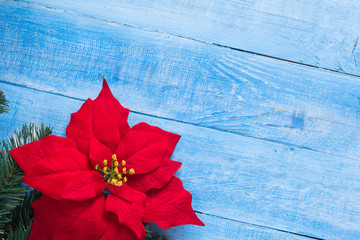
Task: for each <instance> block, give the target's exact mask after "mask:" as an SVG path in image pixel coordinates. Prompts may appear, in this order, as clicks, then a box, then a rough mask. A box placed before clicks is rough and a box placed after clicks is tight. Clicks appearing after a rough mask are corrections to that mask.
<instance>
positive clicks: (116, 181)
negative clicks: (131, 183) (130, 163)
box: [95, 154, 135, 187]
mask: <svg viewBox="0 0 360 240" xmlns="http://www.w3.org/2000/svg"><path fill="white" fill-rule="evenodd" d="M111 158H112V161H111V167H110V166H108V165H107V164H108V161H107V160H106V159H105V160H104V161H103V167H102V168H100V166H99V165H96V167H95V169H96V170H98V171H99V172H101V173H102V175H103V177H104V180H105V181H106V183H107V184H111V185H114V186H118V187H121V186H122V184H123V183H125V182H126V181H127V178H126V176H123V175H133V174H134V173H135V170H134V169H133V168H130V169H129V170H126V167H124V166H125V164H126V161H125V160H122V161H121V165H122V166H123V169H122V171H121V172H120V171H119V168H118V166H119V162H118V160H117V157H116V154H113V155H112V157H111Z"/></svg>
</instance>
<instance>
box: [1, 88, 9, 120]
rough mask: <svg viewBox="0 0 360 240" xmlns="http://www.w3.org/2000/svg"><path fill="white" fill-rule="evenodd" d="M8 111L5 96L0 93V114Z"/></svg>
mask: <svg viewBox="0 0 360 240" xmlns="http://www.w3.org/2000/svg"><path fill="white" fill-rule="evenodd" d="M8 111H9V105H8V101H7V100H6V99H5V95H4V93H3V92H2V91H0V114H1V113H4V112H8Z"/></svg>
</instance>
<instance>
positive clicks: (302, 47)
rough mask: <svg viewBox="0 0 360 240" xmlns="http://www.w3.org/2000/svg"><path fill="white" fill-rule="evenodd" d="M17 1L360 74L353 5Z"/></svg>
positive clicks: (359, 15)
mask: <svg viewBox="0 0 360 240" xmlns="http://www.w3.org/2000/svg"><path fill="white" fill-rule="evenodd" d="M21 1H24V2H30V3H35V4H39V5H42V6H46V7H51V8H56V9H62V10H66V11H69V12H73V13H76V14H81V15H86V16H91V17H96V18H101V19H106V20H109V21H115V22H119V23H123V24H129V25H132V26H137V27H141V28H146V29H153V30H155V31H161V32H166V33H169V34H172V35H178V36H182V37H186V38H191V39H196V40H200V41H205V42H208V43H215V44H219V45H224V46H228V47H232V48H236V49H241V50H245V51H249V52H254V53H260V54H264V55H268V56H273V57H276V58H281V59H286V60H290V61H295V62H299V63H305V64H310V65H313V66H317V67H321V68H328V69H332V70H335V71H343V72H346V73H351V74H356V75H359V74H360V43H359V29H360V8H359V3H358V2H357V1H351V0H342V1H331V0H314V1H283V0H277V1H263V0H252V1H243V0H235V1H224V0H212V1H175V2H173V1H171V2H169V1H165V0H155V1H147V2H144V1H139V0H133V1H117V0H108V1H106V4H104V3H103V2H101V1H95V0H90V1H89V0H78V1H71V0H62V1H57V0H21Z"/></svg>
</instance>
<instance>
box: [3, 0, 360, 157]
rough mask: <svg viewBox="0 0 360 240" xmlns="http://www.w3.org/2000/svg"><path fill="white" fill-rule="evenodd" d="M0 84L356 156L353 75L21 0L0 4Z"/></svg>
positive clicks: (357, 85)
mask: <svg viewBox="0 0 360 240" xmlns="http://www.w3.org/2000/svg"><path fill="white" fill-rule="evenodd" d="M0 7H1V9H2V11H1V13H0V42H1V45H0V81H3V82H9V83H14V84H19V85H22V86H27V87H31V88H36V89H40V90H44V91H49V92H53V93H56V94H60V95H66V96H69V97H72V98H78V99H82V100H85V98H86V97H95V96H96V94H97V92H98V89H99V87H100V85H101V82H100V81H98V80H99V79H102V78H103V77H106V78H107V79H108V81H109V83H110V84H111V85H112V87H113V89H116V90H118V91H116V93H115V96H116V97H117V98H119V99H120V100H121V102H122V103H123V105H124V106H129V107H131V109H132V110H133V111H136V112H141V113H145V114H148V115H153V116H158V117H162V118H166V119H173V120H176V121H180V122H186V123H190V124H193V125H198V126H204V127H208V128H213V129H218V130H222V131H226V132H232V133H237V134H241V135H245V136H251V137H254V138H259V139H265V140H268V141H271V142H276V143H282V144H285V145H287V146H289V147H298V148H302V149H310V150H313V151H318V152H323V153H329V154H331V155H337V156H343V157H347V158H352V159H357V160H359V159H360V155H359V152H360V144H359V143H360V127H359V126H360V124H359V123H360V81H359V78H357V77H352V76H346V75H344V74H339V73H334V72H329V71H324V70H319V69H314V68H309V67H306V66H299V65H296V64H291V63H286V62H282V61H278V60H274V59H269V58H264V57H261V56H254V55H252V54H247V53H241V52H237V51H233V50H230V49H224V48H221V47H217V46H214V45H206V44H202V43H198V42H194V41H191V40H187V39H183V38H178V37H172V36H169V35H166V34H161V33H154V32H148V31H144V30H141V29H136V28H129V27H126V26H123V25H119V24H116V23H111V22H106V21H99V20H97V19H93V18H87V17H83V16H77V15H73V14H68V13H65V12H62V11H55V10H51V9H46V8H42V7H36V6H35V7H34V6H30V5H27V4H24V3H17V2H1V4H0Z"/></svg>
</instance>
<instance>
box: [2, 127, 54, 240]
mask: <svg viewBox="0 0 360 240" xmlns="http://www.w3.org/2000/svg"><path fill="white" fill-rule="evenodd" d="M49 134H51V129H50V128H49V127H45V126H44V124H41V126H40V127H38V126H37V125H35V124H34V123H30V124H29V125H23V127H22V130H21V131H20V132H15V134H14V135H13V136H11V137H9V138H8V140H3V141H2V143H1V144H0V147H1V151H0V237H1V238H3V239H27V237H28V235H29V233H30V229H31V223H32V218H33V211H32V208H31V202H32V201H34V200H36V199H38V198H39V197H40V193H39V192H37V191H35V190H33V189H30V188H29V187H28V186H26V185H25V184H23V183H22V182H21V178H22V177H23V176H24V172H23V171H22V170H21V169H20V168H19V166H18V165H17V164H16V162H15V161H14V159H13V158H12V157H11V155H10V153H9V151H10V149H14V148H17V147H20V146H22V145H25V144H27V143H30V142H33V141H37V140H40V139H42V138H44V137H45V136H47V135H49Z"/></svg>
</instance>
